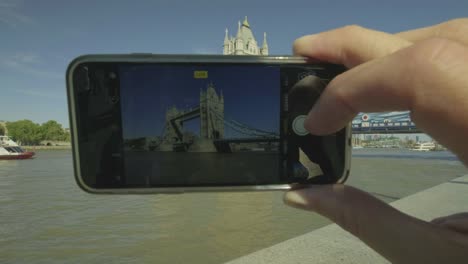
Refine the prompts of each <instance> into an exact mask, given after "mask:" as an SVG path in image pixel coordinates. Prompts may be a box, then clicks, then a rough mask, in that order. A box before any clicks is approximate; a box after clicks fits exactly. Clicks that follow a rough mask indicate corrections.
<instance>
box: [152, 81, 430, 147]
mask: <svg viewBox="0 0 468 264" xmlns="http://www.w3.org/2000/svg"><path fill="white" fill-rule="evenodd" d="M224 104H225V98H224V96H223V94H222V91H221V90H218V91H217V89H216V87H215V85H214V84H213V83H208V85H207V88H206V90H203V89H202V90H201V91H200V98H199V104H198V105H195V106H192V107H187V108H185V109H177V108H176V107H172V108H170V109H168V110H167V112H166V123H165V126H164V130H163V132H162V137H161V140H160V143H159V144H156V145H157V147H158V148H159V149H161V150H169V151H170V150H172V151H201V152H204V151H208V152H210V151H213V152H232V151H233V150H264V151H273V150H277V148H278V146H279V139H280V137H279V132H278V131H266V130H262V129H259V128H256V127H255V126H254V125H248V124H245V123H243V122H241V121H238V120H234V119H232V118H230V117H229V116H226V115H225V112H224ZM253 114H254V113H253ZM192 120H195V121H196V122H197V123H198V124H199V128H200V129H199V135H196V134H195V133H193V131H188V130H187V129H185V124H187V122H189V121H192ZM351 126H352V131H353V133H354V134H385V133H386V134H398V133H421V131H420V130H419V129H418V128H417V127H416V126H415V125H414V123H413V122H412V121H411V120H410V117H409V112H390V113H383V114H382V113H381V114H359V115H358V116H357V117H356V118H355V119H354V120H353V122H352V124H351Z"/></svg>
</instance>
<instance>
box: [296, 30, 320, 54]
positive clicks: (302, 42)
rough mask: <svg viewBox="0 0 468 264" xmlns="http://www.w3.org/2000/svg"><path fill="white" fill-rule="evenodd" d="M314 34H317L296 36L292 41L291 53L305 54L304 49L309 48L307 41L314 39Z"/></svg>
mask: <svg viewBox="0 0 468 264" xmlns="http://www.w3.org/2000/svg"><path fill="white" fill-rule="evenodd" d="M316 35H317V34H313V35H306V36H302V37H300V38H297V39H296V40H295V41H294V43H293V54H295V55H299V56H306V55H307V54H306V53H305V51H306V50H309V49H310V43H309V42H310V41H312V40H313V39H315V36H316Z"/></svg>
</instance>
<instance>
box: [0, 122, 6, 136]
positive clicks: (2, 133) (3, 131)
mask: <svg viewBox="0 0 468 264" xmlns="http://www.w3.org/2000/svg"><path fill="white" fill-rule="evenodd" d="M4 135H5V128H4V127H3V125H2V124H0V136H4Z"/></svg>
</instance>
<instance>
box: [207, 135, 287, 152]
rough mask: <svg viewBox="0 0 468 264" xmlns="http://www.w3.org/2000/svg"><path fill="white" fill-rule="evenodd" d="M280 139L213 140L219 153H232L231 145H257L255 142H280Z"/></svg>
mask: <svg viewBox="0 0 468 264" xmlns="http://www.w3.org/2000/svg"><path fill="white" fill-rule="evenodd" d="M279 141H280V138H279V137H256V138H223V139H215V140H213V144H214V145H215V148H216V151H217V152H222V153H231V152H232V149H231V146H230V145H229V144H230V143H255V142H265V143H272V142H279Z"/></svg>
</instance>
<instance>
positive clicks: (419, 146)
mask: <svg viewBox="0 0 468 264" xmlns="http://www.w3.org/2000/svg"><path fill="white" fill-rule="evenodd" d="M435 148H436V145H435V144H434V142H420V143H416V145H415V146H414V148H412V149H411V150H415V151H432V150H435Z"/></svg>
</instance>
